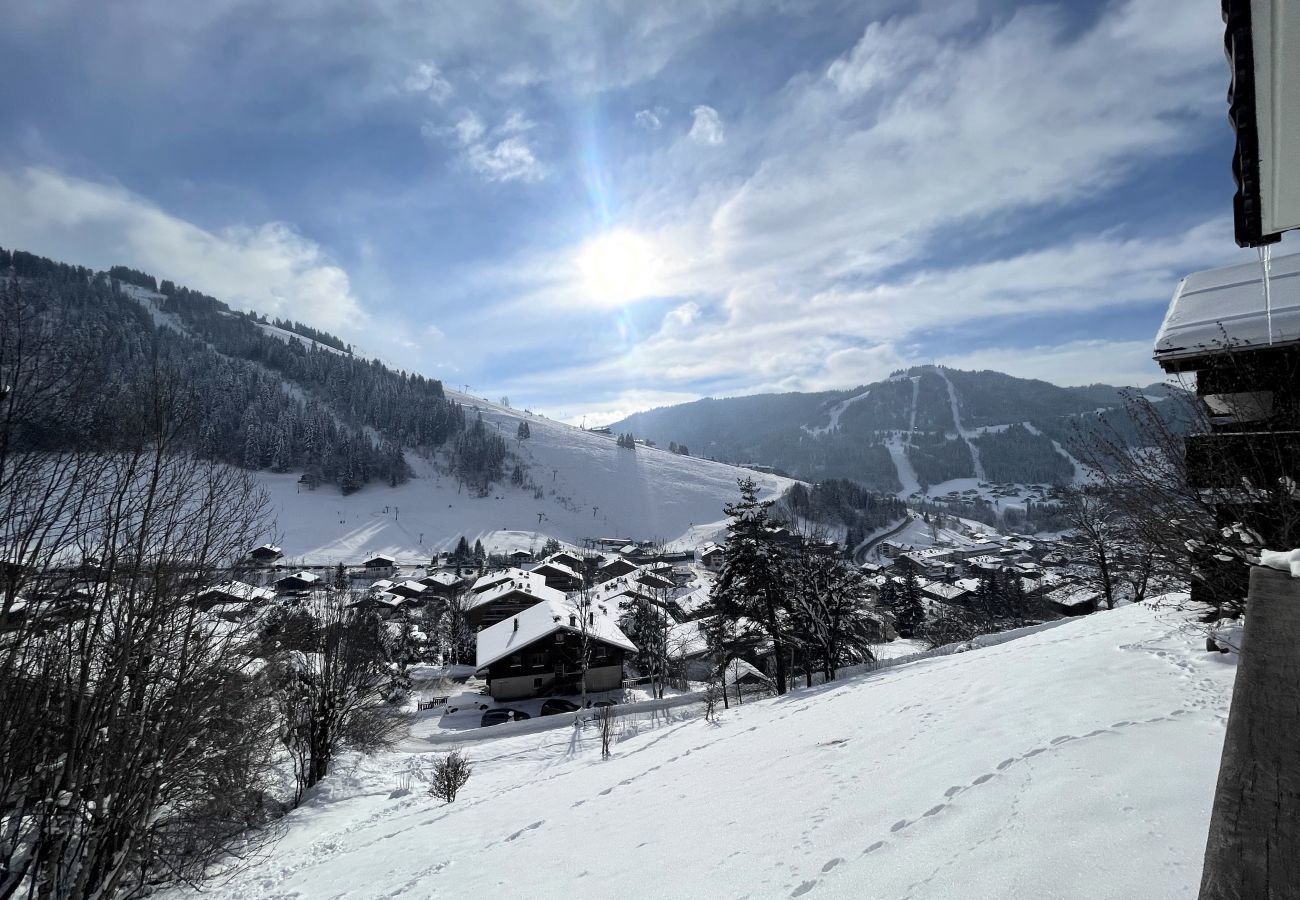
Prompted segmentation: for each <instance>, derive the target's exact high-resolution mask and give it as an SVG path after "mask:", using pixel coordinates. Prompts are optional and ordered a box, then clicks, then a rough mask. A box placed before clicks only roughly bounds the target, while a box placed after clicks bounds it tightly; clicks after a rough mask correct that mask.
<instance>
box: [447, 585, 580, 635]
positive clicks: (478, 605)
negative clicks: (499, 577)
mask: <svg viewBox="0 0 1300 900" xmlns="http://www.w3.org/2000/svg"><path fill="white" fill-rule="evenodd" d="M530 574H531V573H530ZM545 601H551V602H555V603H562V602H564V593H563V591H557V590H556V589H555V588H551V587H547V586H546V582H544V581H542V580H541V579H540V578H539V579H536V580H522V581H514V580H511V581H504V582H502V583H501V584H498V585H496V586H495V587H492V588H490V589H489V590H486V591H482V592H480V593H478V594H476V595H474V596H473V597H472V598H471V600H470V604H471V605H470V607H469V609H467V610H466V611H465V617H466V619H467V620H468V621H469V624H470V626H471V627H473V628H475V629H479V630H482V629H484V628H490V627H492V626H493V625H495V624H496V623H498V622H500V621H503V620H504V619H508V618H510V617H511V616H513V615H516V614H517V613H520V612H522V611H523V610H525V609H528V608H529V607H531V606H536V605H537V604H538V603H542V602H545Z"/></svg>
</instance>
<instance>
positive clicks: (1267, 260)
mask: <svg viewBox="0 0 1300 900" xmlns="http://www.w3.org/2000/svg"><path fill="white" fill-rule="evenodd" d="M1272 265H1273V246H1272V245H1271V244H1265V245H1264V246H1262V247H1260V248H1259V267H1260V270H1261V272H1262V273H1263V279H1262V281H1263V284H1264V318H1265V319H1266V320H1267V322H1268V345H1269V346H1270V347H1271V346H1273V292H1272V290H1270V285H1269V280H1270V277H1269V276H1270V271H1271V269H1272Z"/></svg>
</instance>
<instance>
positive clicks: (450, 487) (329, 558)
mask: <svg viewBox="0 0 1300 900" xmlns="http://www.w3.org/2000/svg"><path fill="white" fill-rule="evenodd" d="M448 394H449V395H450V396H452V397H453V398H454V399H456V400H457V401H459V402H461V403H463V404H464V406H465V411H466V413H467V415H469V416H474V415H475V414H476V412H481V413H482V415H483V421H484V422H485V423H486V424H487V425H488V427H490V428H496V427H498V426H499V427H500V431H501V433H502V434H503V435H505V436H507V437H508V438H509V439H510V444H511V446H512V448H513V449H514V450H515V452H516V453H518V454H519V455H520V456H521V457H522V458H523V460H524V461H525V462H526V463H527V464H528V467H529V474H530V475H531V477H532V478H533V480H534V481H535V482H536V483H537V484H539V485H541V486H542V487H543V489H544V490H545V494H546V496H545V497H544V498H543V499H541V500H538V499H535V498H534V496H533V493H532V492H531V491H524V490H521V489H520V488H517V487H514V486H512V485H511V484H510V483H509V481H508V480H507V481H506V482H505V483H504V484H498V485H497V486H496V488H495V489H494V490H493V492H492V494H491V495H490V496H488V497H485V498H479V497H475V496H473V494H472V493H470V492H469V491H468V490H464V489H462V488H461V486H460V485H458V484H457V482H456V480H455V479H454V478H450V477H448V476H446V475H440V474H439V473H438V472H437V471H436V470H435V469H434V467H433V466H432V465H430V464H429V463H428V462H427V461H425V460H421V459H417V458H415V457H413V456H412V455H410V454H408V459H409V460H410V461H411V463H412V466H413V467H414V468H415V469H416V472H417V475H418V476H419V477H417V478H415V479H414V480H412V481H410V482H408V483H407V484H404V485H401V486H399V487H396V488H391V487H388V486H387V485H382V484H371V485H369V486H367V487H365V488H363V489H362V490H360V491H358V492H357V493H355V494H351V495H349V496H346V497H345V496H343V495H342V494H340V493H339V492H338V490H337V489H335V488H333V487H331V486H325V487H321V488H318V489H317V490H315V491H310V490H307V489H305V488H303V489H300V488H299V485H298V476H297V475H296V474H284V475H276V474H274V473H270V472H259V473H258V474H257V478H258V479H259V481H260V482H261V483H262V484H263V485H264V486H265V487H266V489H267V491H268V492H269V493H270V495H271V499H272V503H273V506H274V508H275V510H276V514H277V521H278V526H279V530H280V532H281V534H282V538H281V540H280V544H281V546H282V547H283V548H284V551H285V558H286V562H289V563H292V562H296V561H304V562H309V563H320V564H324V563H333V562H358V561H360V559H361V558H363V557H364V556H365V555H370V554H374V553H385V554H388V555H390V556H393V557H395V558H396V559H397V560H398V561H399V562H418V561H421V560H427V559H428V556H429V554H430V553H431V552H432V551H434V550H446V549H451V547H452V546H454V544H455V542H456V540H457V538H458V537H460V536H461V535H464V536H465V537H466V538H467V539H468V540H469V542H470V543H471V544H473V542H474V541H475V539H481V540H482V541H483V544H484V546H485V547H486V548H487V549H488V550H489V551H498V550H499V551H508V550H514V549H524V550H529V549H534V550H535V549H540V547H541V545H542V544H543V543H544V542H545V540H546V538H547V537H548V536H549V537H556V538H558V539H560V540H562V541H566V542H570V543H575V544H576V543H580V542H581V541H582V539H583V538H587V537H604V536H616V537H624V538H632V539H637V540H663V541H665V542H670V543H672V544H673V546H674V548H681V549H684V548H685V547H687V546H690V547H694V546H698V545H699V544H702V543H704V542H706V541H708V540H711V539H713V538H714V537H715V536H716V535H717V534H718V533H719V532H720V530H721V529H722V527H723V519H724V516H723V512H722V507H723V506H724V505H725V504H727V503H731V502H733V501H734V500H736V499H737V497H738V496H739V495H738V492H737V488H736V479H737V478H740V477H743V476H749V477H752V478H753V479H754V480H755V481H756V482H758V484H759V486H760V488H761V489H762V495H763V496H765V497H771V496H775V495H777V494H779V493H781V492H782V491H784V490H785V488H786V487H788V486H789V485H790V484H792V483H793V482H792V481H790V480H789V479H786V478H780V477H777V476H775V475H764V474H761V473H758V472H752V471H750V470H748V469H739V468H736V467H735V466H728V465H724V464H722V463H716V462H710V461H709V460H707V459H698V458H695V457H690V456H678V455H677V454H673V453H669V452H667V451H666V450H660V449H657V448H652V447H637V448H636V450H624V449H622V448H620V447H618V446H617V445H616V444H615V442H614V438H613V437H611V436H606V435H600V434H593V433H591V432H588V431H583V430H581V429H579V428H575V427H573V426H571V425H565V424H563V423H561V422H555V421H552V420H550V419H545V418H542V417H540V416H534V415H529V414H527V413H525V412H523V411H520V410H515V409H509V408H506V407H501V406H497V405H496V404H492V403H488V402H486V401H484V400H482V399H479V398H476V397H469V396H465V395H460V394H456V393H455V392H450V391H449V392H448ZM520 421H526V422H528V427H529V430H530V431H531V433H532V436H531V437H530V438H529V439H528V440H525V441H522V442H516V440H515V434H516V432H517V431H518V428H519V422H520ZM539 513H540V514H541V517H540V519H539V516H538V514H539Z"/></svg>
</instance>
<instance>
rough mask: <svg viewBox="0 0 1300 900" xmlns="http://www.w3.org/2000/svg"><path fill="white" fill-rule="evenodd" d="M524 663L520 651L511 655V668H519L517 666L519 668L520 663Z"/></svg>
mask: <svg viewBox="0 0 1300 900" xmlns="http://www.w3.org/2000/svg"><path fill="white" fill-rule="evenodd" d="M522 664H523V660H521V659H520V658H519V654H518V653H516V654H515V655H514V656H512V657H510V663H509V665H510V668H512V669H517V668H519V667H520V665H522Z"/></svg>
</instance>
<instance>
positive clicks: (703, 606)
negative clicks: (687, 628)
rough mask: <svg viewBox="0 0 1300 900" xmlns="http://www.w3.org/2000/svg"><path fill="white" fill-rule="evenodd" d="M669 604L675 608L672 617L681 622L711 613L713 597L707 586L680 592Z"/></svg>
mask: <svg viewBox="0 0 1300 900" xmlns="http://www.w3.org/2000/svg"><path fill="white" fill-rule="evenodd" d="M671 605H672V606H674V607H676V610H677V615H675V616H674V618H676V619H678V620H679V621H683V622H684V621H689V620H692V619H699V618H703V617H706V616H709V615H712V613H713V597H712V596H711V594H710V593H709V588H708V587H707V586H706V587H698V588H696V589H695V590H693V591H690V592H688V593H685V594H682V595H681V596H680V597H677V598H675V599H673V600H672V601H671Z"/></svg>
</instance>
